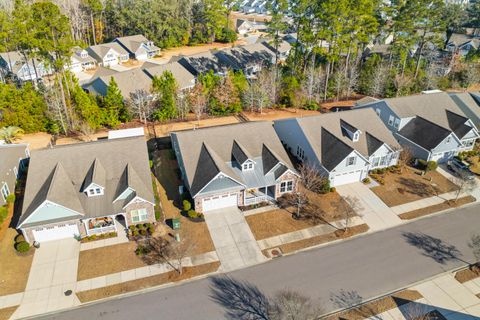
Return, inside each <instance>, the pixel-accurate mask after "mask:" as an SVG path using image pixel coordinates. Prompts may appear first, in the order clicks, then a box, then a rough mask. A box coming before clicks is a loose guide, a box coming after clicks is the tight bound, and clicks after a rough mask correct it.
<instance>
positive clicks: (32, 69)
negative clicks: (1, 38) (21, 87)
mask: <svg viewBox="0 0 480 320" xmlns="http://www.w3.org/2000/svg"><path fill="white" fill-rule="evenodd" d="M0 69H1V72H2V74H3V75H4V76H7V75H10V76H12V77H13V79H15V80H16V81H20V82H26V81H36V80H39V79H42V78H43V77H45V76H48V75H51V74H53V69H52V68H51V67H49V66H47V65H46V64H45V63H44V62H43V61H41V60H39V59H37V58H29V59H25V57H24V56H23V55H22V54H21V53H20V52H19V51H11V52H3V53H0Z"/></svg>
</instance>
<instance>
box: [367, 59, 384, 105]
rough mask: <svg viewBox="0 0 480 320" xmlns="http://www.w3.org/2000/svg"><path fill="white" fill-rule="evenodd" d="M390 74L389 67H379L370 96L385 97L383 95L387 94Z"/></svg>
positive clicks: (370, 89)
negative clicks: (386, 89)
mask: <svg viewBox="0 0 480 320" xmlns="http://www.w3.org/2000/svg"><path fill="white" fill-rule="evenodd" d="M388 72H389V69H388V66H386V65H383V64H380V65H378V66H377V68H376V69H375V72H374V73H373V78H372V81H371V83H370V85H369V88H368V94H369V95H371V96H373V97H383V95H384V94H385V88H386V82H387V77H388Z"/></svg>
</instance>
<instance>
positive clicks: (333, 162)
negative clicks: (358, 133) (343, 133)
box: [321, 128, 354, 171]
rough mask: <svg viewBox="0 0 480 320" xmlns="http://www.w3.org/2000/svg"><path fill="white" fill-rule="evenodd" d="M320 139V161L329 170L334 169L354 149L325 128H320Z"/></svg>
mask: <svg viewBox="0 0 480 320" xmlns="http://www.w3.org/2000/svg"><path fill="white" fill-rule="evenodd" d="M321 139H322V159H321V163H322V165H323V166H324V167H325V168H326V169H327V170H329V171H331V170H333V169H335V167H336V166H337V165H338V164H339V163H340V162H342V161H343V159H345V158H346V157H347V156H348V155H349V154H350V153H352V151H353V150H354V149H353V148H351V147H349V146H348V145H347V144H345V143H344V142H343V141H341V140H340V139H338V138H337V137H336V136H334V135H333V134H331V133H330V132H329V131H328V130H326V129H325V128H322V132H321Z"/></svg>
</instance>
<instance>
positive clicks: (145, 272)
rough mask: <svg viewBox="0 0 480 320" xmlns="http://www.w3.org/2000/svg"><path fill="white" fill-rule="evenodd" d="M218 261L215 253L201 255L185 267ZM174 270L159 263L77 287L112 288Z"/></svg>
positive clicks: (83, 283)
mask: <svg viewBox="0 0 480 320" xmlns="http://www.w3.org/2000/svg"><path fill="white" fill-rule="evenodd" d="M216 261H218V256H217V253H216V252H215V251H211V252H207V253H204V254H199V255H196V256H193V257H187V258H185V259H184V261H183V267H193V266H199V265H202V264H206V263H211V262H216ZM172 270H173V268H172V267H171V266H170V265H169V264H167V263H159V264H154V265H151V266H145V267H141V268H136V269H131V270H127V271H122V272H116V273H111V274H107V275H105V276H100V277H96V278H91V279H86V280H82V281H78V282H77V285H76V291H77V292H81V291H87V290H92V289H98V288H102V287H106V286H111V285H114V284H118V283H123V282H127V281H132V280H138V279H142V278H147V277H151V276H155V275H159V274H162V273H166V272H170V271H172Z"/></svg>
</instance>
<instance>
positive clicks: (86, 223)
mask: <svg viewBox="0 0 480 320" xmlns="http://www.w3.org/2000/svg"><path fill="white" fill-rule="evenodd" d="M88 221H90V219H86V220H83V221H82V223H83V225H84V226H85V232H86V233H87V236H89V235H90V232H88V231H89V229H88Z"/></svg>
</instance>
